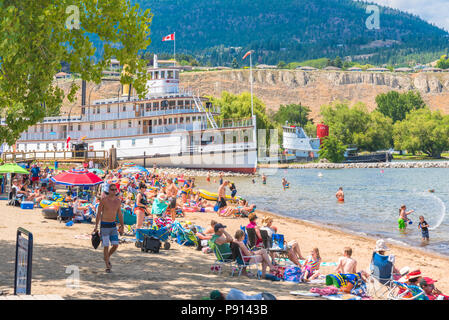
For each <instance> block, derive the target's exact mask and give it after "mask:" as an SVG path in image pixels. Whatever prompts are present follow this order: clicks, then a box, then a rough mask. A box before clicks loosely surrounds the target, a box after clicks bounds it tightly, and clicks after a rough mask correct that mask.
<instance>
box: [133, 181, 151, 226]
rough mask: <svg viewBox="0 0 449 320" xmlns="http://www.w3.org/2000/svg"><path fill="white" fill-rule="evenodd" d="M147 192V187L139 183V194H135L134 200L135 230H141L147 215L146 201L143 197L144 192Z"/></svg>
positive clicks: (145, 197)
mask: <svg viewBox="0 0 449 320" xmlns="http://www.w3.org/2000/svg"><path fill="white" fill-rule="evenodd" d="M146 190H147V186H146V185H145V183H141V184H140V185H139V193H138V194H137V198H136V207H135V208H134V213H135V214H136V216H137V229H142V226H143V220H144V219H145V216H147V215H148V207H147V206H148V204H149V203H148V199H147V196H146V195H145V192H146Z"/></svg>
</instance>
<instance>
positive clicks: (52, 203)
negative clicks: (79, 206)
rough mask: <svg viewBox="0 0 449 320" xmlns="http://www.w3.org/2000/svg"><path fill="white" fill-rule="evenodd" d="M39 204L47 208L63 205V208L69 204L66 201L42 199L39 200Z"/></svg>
mask: <svg viewBox="0 0 449 320" xmlns="http://www.w3.org/2000/svg"><path fill="white" fill-rule="evenodd" d="M39 205H40V206H41V207H42V208H44V209H45V208H48V207H53V206H55V207H58V208H59V207H63V208H68V207H69V204H68V203H66V202H62V201H52V200H42V201H41V202H39Z"/></svg>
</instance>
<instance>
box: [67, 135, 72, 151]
mask: <svg viewBox="0 0 449 320" xmlns="http://www.w3.org/2000/svg"><path fill="white" fill-rule="evenodd" d="M70 140H72V138H70V136H68V137H67V141H66V143H67V147H66V148H67V149H68V148H69V142H70Z"/></svg>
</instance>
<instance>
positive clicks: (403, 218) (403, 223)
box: [398, 204, 415, 232]
mask: <svg viewBox="0 0 449 320" xmlns="http://www.w3.org/2000/svg"><path fill="white" fill-rule="evenodd" d="M406 209H407V207H406V206H405V204H403V205H402V206H401V208H400V209H399V219H398V226H399V231H401V232H404V231H405V230H406V228H407V222H408V221H409V218H408V217H407V216H408V215H409V214H411V213H413V212H415V210H410V211H406Z"/></svg>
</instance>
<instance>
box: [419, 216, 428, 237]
mask: <svg viewBox="0 0 449 320" xmlns="http://www.w3.org/2000/svg"><path fill="white" fill-rule="evenodd" d="M418 229H421V234H422V241H429V224H428V223H427V222H426V220H424V217H423V216H419V224H418Z"/></svg>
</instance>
